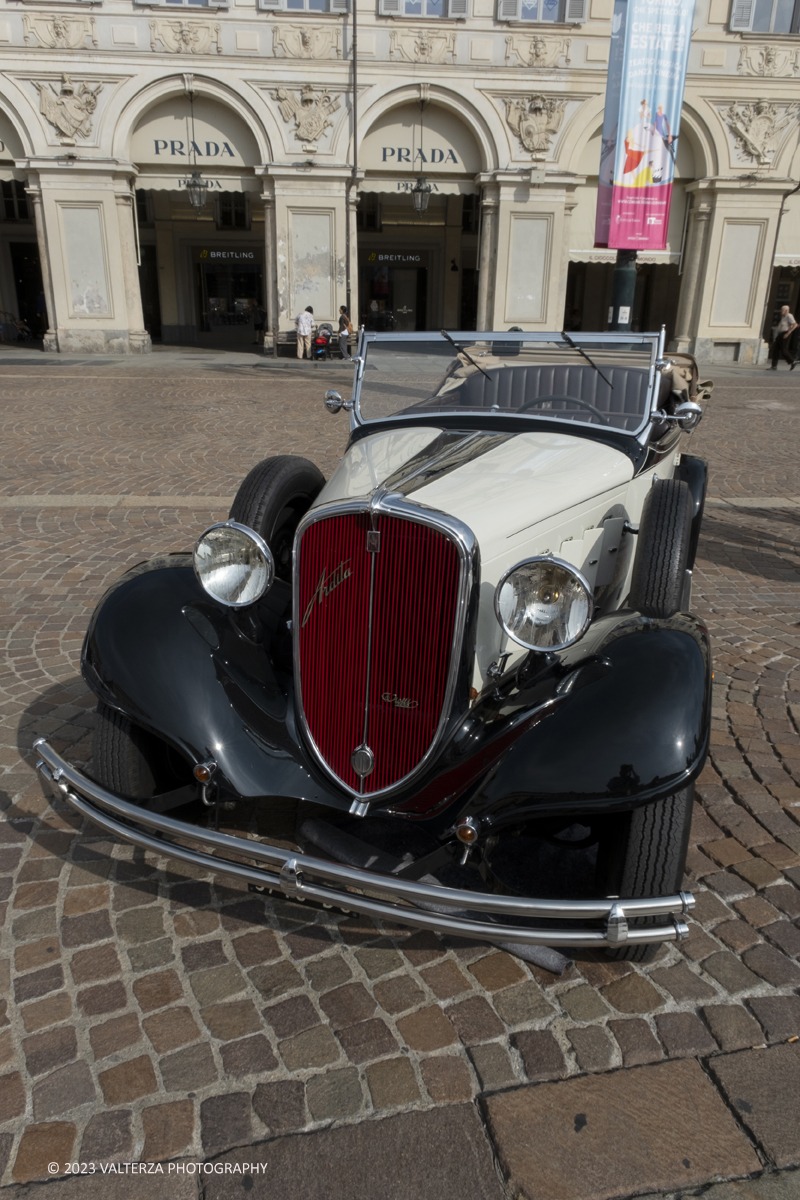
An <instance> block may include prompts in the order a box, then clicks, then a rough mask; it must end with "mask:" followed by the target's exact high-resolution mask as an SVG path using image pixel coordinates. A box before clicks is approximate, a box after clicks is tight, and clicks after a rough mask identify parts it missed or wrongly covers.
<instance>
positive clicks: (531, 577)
mask: <svg viewBox="0 0 800 1200" xmlns="http://www.w3.org/2000/svg"><path fill="white" fill-rule="evenodd" d="M494 607H495V612H496V613H497V619H498V621H499V622H500V624H501V625H502V626H503V629H505V631H506V633H507V634H508V636H509V637H510V638H513V639H514V641H515V642H519V644H520V645H521V646H526V647H527V648H528V649H529V650H563V649H564V647H565V646H571V645H572V643H573V642H576V641H577V640H578V638H579V637H581V636H582V635H583V634H584V633H585V632H586V629H587V628H588V625H589V622H590V621H591V619H592V608H593V602H592V593H591V590H590V588H589V585H588V583H587V582H586V580H585V579H584V578H583V576H582V575H581V573H580V571H578V570H577V569H576V568H575V567H573V566H570V564H569V563H565V562H562V561H561V560H560V559H554V558H532V559H529V560H528V561H527V562H523V563H520V564H519V565H518V566H516V567H512V569H511V570H510V571H509V572H508V573H507V574H506V575H504V576H503V578H502V579H501V580H500V582H499V584H498V585H497V591H496V592H495V594H494Z"/></svg>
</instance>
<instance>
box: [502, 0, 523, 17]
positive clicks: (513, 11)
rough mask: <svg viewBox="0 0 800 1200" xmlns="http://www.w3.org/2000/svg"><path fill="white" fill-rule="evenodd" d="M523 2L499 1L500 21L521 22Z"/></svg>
mask: <svg viewBox="0 0 800 1200" xmlns="http://www.w3.org/2000/svg"><path fill="white" fill-rule="evenodd" d="M521 9H522V0H497V19H498V21H519V20H521Z"/></svg>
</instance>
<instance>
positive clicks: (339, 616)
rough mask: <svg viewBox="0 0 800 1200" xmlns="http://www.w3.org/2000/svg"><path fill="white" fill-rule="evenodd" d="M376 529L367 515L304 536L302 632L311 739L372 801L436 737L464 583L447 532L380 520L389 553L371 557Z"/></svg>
mask: <svg viewBox="0 0 800 1200" xmlns="http://www.w3.org/2000/svg"><path fill="white" fill-rule="evenodd" d="M367 528H368V518H367V516H366V514H363V513H359V514H354V515H348V516H339V517H328V518H324V519H322V520H320V521H317V522H315V523H314V524H312V525H310V526H309V527H308V529H306V531H305V533H304V534H303V537H302V540H301V545H300V578H299V601H300V603H299V625H300V628H299V630H298V638H299V652H300V681H301V687H302V703H303V709H304V711H305V717H306V721H307V723H308V728H309V731H310V733H311V736H312V737H313V739H314V741H315V743H316V745H317V747H318V749H319V751H320V753H321V755H322V757H323V759H324V760H325V762H326V763H327V765H328V767H329V768H330V769H331V770H332V771H333V772H334V774H335V775H337V776H338V777H339V778H340V779H341V780H342V781H343V782H344V783H345V784H347V786H348V787H350V788H352V789H353V790H354V791H360V792H361V793H363V794H364V795H369V794H370V793H373V792H376V791H379V790H382V789H383V788H387V787H390V786H391V785H392V784H394V783H396V782H398V780H400V779H403V778H404V777H405V776H406V775H408V774H409V773H410V772H411V771H413V769H414V768H415V767H416V766H417V764H418V763H419V762H420V760H421V759H422V758H423V756H424V755H425V753H426V751H427V749H428V747H429V746H430V744H431V742H432V740H433V738H434V735H435V733H436V729H437V727H438V725H439V721H440V718H441V714H442V706H443V704H444V699H445V692H446V688H447V679H448V673H449V669H450V652H451V647H452V642H453V630H454V622H455V616H456V600H457V592H458V577H459V557H458V552H457V550H456V548H455V545H454V544H453V542H452V541H451V540H450V539H449V538H448V537H446V536H445V535H444V534H442V533H440V532H438V530H435V529H431V528H430V527H429V526H427V525H420V524H417V523H416V522H414V521H409V520H406V519H404V518H400V517H387V516H381V517H379V518H378V520H377V529H378V531H379V533H380V550H379V552H378V553H376V554H372V553H368V552H367V549H366V543H367ZM373 560H374V572H375V574H374V581H373V584H372V587H373V627H372V646H371V657H370V679H369V681H368V683H367V679H366V669H367V650H368V632H369V596H370V572H371V569H372V566H373ZM342 564H346V565H345V566H342ZM337 572H338V574H337ZM347 572H349V574H348V573H347ZM323 573H324V574H323ZM329 583H330V584H332V585H333V586H332V587H330V588H329V589H328V584H329ZM326 589H328V590H326ZM365 729H366V743H367V745H368V746H369V747H370V749H371V750H372V752H373V754H374V756H375V767H374V770H373V771H372V773H371V774H370V775H368V776H367V777H366V778H365V779H364V780H363V782H362V781H361V780H360V779H359V777H358V776H357V775H356V773H355V772H354V770H353V768H352V764H351V761H350V758H351V755H352V753H353V751H354V750H355V748H356V747H357V746H359V745H361V743H362V741H363V740H364V734H365Z"/></svg>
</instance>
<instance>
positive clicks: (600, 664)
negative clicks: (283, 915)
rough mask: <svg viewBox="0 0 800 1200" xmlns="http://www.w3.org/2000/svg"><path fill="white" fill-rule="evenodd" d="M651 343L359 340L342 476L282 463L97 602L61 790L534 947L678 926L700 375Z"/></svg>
mask: <svg viewBox="0 0 800 1200" xmlns="http://www.w3.org/2000/svg"><path fill="white" fill-rule="evenodd" d="M662 349H663V334H662V335H657V334H653V335H649V334H648V335H643V334H574V335H567V334H561V333H541V334H540V333H524V334H523V333H513V332H512V333H502V334H475V333H452V334H451V333H444V332H443V333H442V334H438V333H430V334H409V335H407V334H380V333H368V332H363V331H362V333H361V338H360V343H359V352H358V358H357V360H356V366H355V379H354V389H353V395H352V398H349V399H347V400H345V401H343V400H342V398H341V397H340V396H339V395H338V394H337V393H335V392H329V393H328V394H327V396H326V398H325V402H326V404H327V406H328V408H329V409H331V410H332V411H333V412H336V411H338V410H339V409H344V410H345V411H347V412H349V417H350V439H349V444H348V447H347V451H346V453H345V455H344V457H343V459H342V461H341V463H340V465H339V467H338V469H337V470H336V471H335V472H334V474H333V476H332V477H331V478H330V479H329V480H328V481H327V482H325V480H324V479H323V477H322V475H321V474H320V472H319V470H318V469H317V468H316V467H315V466H314V465H313V463H311V462H309V461H308V460H306V459H301V458H293V457H287V456H282V457H278V458H267V459H265V460H264V461H262V462H260V463H259V464H258V465H257V466H255V467H254V468H253V470H252V471H251V472H250V473H249V475H248V476H247V478H246V479H245V480H244V482H243V483H242V485H241V487H240V489H239V492H238V494H237V496H236V498H235V501H234V503H233V507H232V509H231V514H230V519H229V520H228V521H227V522H224V523H221V524H219V525H216V526H213V527H212V528H211V529H209V530H207V531H206V532H205V533H204V534H203V535H202V536H201V537H200V538H199V540H198V542H197V544H196V546H195V549H194V552H193V554H188V553H187V554H176V555H169V556H166V557H161V558H156V559H153V560H151V561H150V562H146V563H142V564H140V565H139V566H137V567H135V568H133V569H132V570H131V571H129V572H128V573H127V574H126V575H125V576H123V578H122V579H120V580H119V582H118V583H117V584H115V585H114V586H113V587H112V588H111V590H110V591H109V592H108V593H107V595H106V596H105V597H104V598H103V599H102V601H101V602H100V604H99V606H98V608H97V610H96V611H95V613H94V616H93V617H92V620H91V624H90V627H89V630H88V633H87V636H86V642H85V646H84V651H83V664H82V667H83V674H84V677H85V679H86V681H87V683H88V684H89V686H90V687H91V688H92V689H93V691H94V692H95V693H96V695H97V698H98V702H99V703H98V717H97V729H96V734H95V741H94V758H93V766H92V768H91V771H90V773H81V772H78V771H77V770H76V769H75V768H73V767H72V766H71V765H70V764H69V763H68V762H67V761H65V760H64V759H63V758H62V757H61V756H60V755H59V754H57V753H56V752H55V751H54V750H53V749H52V748H51V747H49V746H48V745H47V743H46V742H45V741H43V740H40V741H39V742H37V749H38V753H39V758H40V764H39V770H40V773H41V775H42V778H43V780H44V782H45V785H46V787H47V788H48V789H49V790H50V792H51V793H53V794H57V795H62V796H64V797H66V799H67V800H68V801H69V802H70V803H71V804H72V805H73V806H74V807H75V808H76V809H78V810H79V811H80V812H82V813H84V814H85V815H86V816H87V817H89V818H90V819H91V821H92V822H94V823H96V824H97V825H100V826H101V827H102V828H103V829H105V830H107V831H108V832H110V833H112V834H115V835H116V836H118V837H120V838H124V839H126V840H128V841H129V842H133V843H134V844H136V845H138V846H141V847H144V848H145V849H147V850H152V851H154V852H156V853H158V854H162V855H163V854H168V855H171V856H174V857H175V858H177V859H182V860H186V861H189V862H192V863H194V864H196V865H200V866H202V867H205V868H207V869H208V870H209V871H215V872H221V873H223V874H228V875H233V876H236V877H238V878H239V879H240V880H243V881H246V882H247V883H249V884H252V885H253V886H254V887H259V888H268V889H275V890H280V891H282V892H284V893H286V894H288V895H291V896H296V897H298V898H301V899H307V900H311V901H316V902H319V903H322V904H326V905H333V906H335V907H339V908H345V909H347V910H351V911H356V912H360V913H366V914H370V915H372V916H373V917H377V918H391V919H392V920H395V921H401V922H405V923H407V924H409V925H412V926H418V927H423V928H429V929H434V930H438V931H439V932H443V933H451V934H461V935H464V936H469V937H477V938H484V939H486V940H488V941H492V942H497V943H502V944H505V945H510V946H513V947H514V948H515V949H516V950H517V952H519V953H522V954H527V955H528V956H529V957H531V956H532V957H534V958H535V957H536V955H539V956H541V954H542V953H544V952H543V951H538V950H537V951H535V952H534V951H533V950H532V948H535V947H561V948H563V947H567V948H569V947H576V946H590V947H606V948H608V952H609V953H611V954H614V955H616V956H620V955H624V956H627V957H633V958H644V957H646V956H648V955H649V954H651V953H652V952H653V948H654V946H655V945H656V944H657V943H659V942H661V941H664V940H670V939H673V940H674V939H676V938H680V937H682V936H684V935H685V933H686V916H687V913H688V912H689V911H690V909H691V907H692V904H693V901H692V897H691V896H690V895H689V894H687V893H685V892H681V890H680V888H681V882H682V877H683V867H684V861H685V854H686V846H687V839H688V833H689V824H690V820H691V810H692V799H693V781H694V780H695V778H696V776H697V775H698V773H699V772H700V770H701V769H702V766H703V762H704V759H705V755H706V752H707V747H708V740H709V726H710V679H711V671H710V659H709V645H708V635H707V632H706V629H705V627H704V625H703V623H702V622H701V621H700V620H698V619H697V618H696V617H694V616H692V615H691V613H690V611H689V605H690V594H691V578H692V567H693V563H694V557H695V552H696V548H697V539H698V534H699V529H700V522H701V518H702V511H703V500H704V495H705V487H706V466H705V463H704V462H703V461H702V460H701V459H699V458H696V457H693V456H691V455H687V454H682V453H680V452H679V450H678V443H679V440H680V437H681V434H682V432H684V431H686V430H689V429H691V428H692V427H693V426H694V425H695V424H696V423H697V421H698V420H699V417H700V408H699V405H698V404H697V402H696V401H697V399H698V398H701V399H702V398H703V396H705V395H707V389H708V387H709V386H710V385H699V384H698V382H697V371H696V367H695V365H694V363H693V360H691V359H689V358H688V357H683V358H680V359H676V360H673V361H665V360H664V359H663V355H662ZM339 419H342V418H339ZM256 436H257V430H254V437H256ZM90 776H91V777H90ZM287 800H289V801H293V802H294V808H293V810H292V811H293V812H294V813H295V815H296V827H295V829H294V835H293V839H290V840H289V842H288V843H287V841H286V840H282V841H281V840H279V839H277V838H272V839H271V838H270V835H269V821H270V814H271V812H273V810H275V809H277V808H278V807H280V809H281V812H282V813H284V814H285V812H286V801H287ZM244 801H247V802H249V803H250V804H251V806H252V805H253V804H255V806H256V808H257V821H256V822H255V825H254V826H252V825H251V831H250V833H249V834H246V833H242V832H241V830H240V831H239V833H238V834H237V827H236V817H235V814H236V809H237V805H240V804H241V802H244ZM278 801H280V805H279V804H278ZM221 812H222V814H223V828H222V830H220V828H219V822H220V813H221ZM231 814H233V815H231ZM255 827H257V828H258V830H259V834H258V836H255V835H254V834H253V832H252V829H253V828H255ZM265 831H266V832H265ZM284 839H285V832H284Z"/></svg>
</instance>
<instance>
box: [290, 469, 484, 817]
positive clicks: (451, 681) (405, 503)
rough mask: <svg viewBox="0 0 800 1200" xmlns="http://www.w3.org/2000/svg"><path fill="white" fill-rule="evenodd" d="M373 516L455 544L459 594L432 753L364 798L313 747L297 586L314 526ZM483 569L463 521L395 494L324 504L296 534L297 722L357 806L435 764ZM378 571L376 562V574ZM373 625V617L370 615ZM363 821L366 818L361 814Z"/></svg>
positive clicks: (379, 797)
mask: <svg viewBox="0 0 800 1200" xmlns="http://www.w3.org/2000/svg"><path fill="white" fill-rule="evenodd" d="M355 513H368V514H370V515H377V516H380V515H385V516H391V517H401V518H403V519H405V520H408V521H414V522H416V523H417V524H418V525H428V526H430V528H432V529H436V530H438V531H439V532H440V533H443V534H444V535H445V536H446V537H449V538H450V540H451V541H452V542H453V543H454V544H455V547H456V550H457V552H458V556H459V578H458V588H457V593H456V612H455V619H454V621H453V637H452V642H451V646H450V670H449V672H448V677H447V684H446V686H445V694H444V700H443V702H442V712H441V716H440V718H439V724H438V725H437V727H436V732H435V733H434V735H433V739H432V741H431V744H430V746H429V747H428V749H427V751H426V752H425V754H424V755H423V757H422V758H421V759H420V761H419V762H418V763H417V765H416V767H414V769H413V771H410V772H409V773H408V775H405V776H403V778H402V779H399V780H398V781H397V782H396V783H393V784H392V785H391V787H387V788H382V789H381V790H380V791H378V792H370V793H369V795H368V796H363V795H362V793H361V792H360V791H359V790H357V789H355V788H351V787H350V786H349V785H348V784H346V783H345V782H344V780H342V779H340V778H339V776H338V775H337V774H336V773H335V772H334V771H332V770H331V768H330V766H329V765H328V763H327V762H326V761H325V759H324V758H323V756H322V753H321V751H320V749H319V747H318V746H317V744H316V742H315V741H314V738H313V735H312V733H311V730H310V729H309V727H308V722H307V721H306V715H305V711H304V708H303V687H302V678H301V674H300V627H301V625H300V587H299V584H298V579H299V573H300V542H301V539H302V536H303V534H304V533H305V531H306V529H308V527H309V526H310V525H315V524H316V523H317V522H318V521H321V520H325V519H326V518H328V517H338V516H347V515H348V514H355ZM478 566H479V551H478V544H477V541H476V538H475V535H474V533H473V532H472V530H471V529H470V528H469V526H468V525H465V524H464V522H463V521H459V520H458V519H457V518H456V517H451V516H450V515H449V514H447V513H443V512H439V511H438V510H437V509H433V508H427V507H426V506H425V505H422V504H416V503H414V502H413V501H411V500H407V499H406V498H405V496H401V495H399V494H397V493H396V492H385V491H383V489H381V488H378V489H377V491H376V492H374V493H373V494H372V496H365V497H363V498H354V499H349V500H331V501H329V502H328V503H327V504H320V505H318V506H317V507H316V508H312V509H311V510H310V511H309V512H308V513H306V515H305V516H304V517H303V519H302V521H301V522H300V524H299V525H298V527H297V532H296V534H295V539H294V550H293V566H292V579H293V581H294V582H293V588H292V591H293V597H292V614H293V616H292V638H293V656H294V682H295V695H296V698H297V716H298V724H299V726H300V728H301V730H302V733H303V736H304V738H305V739H306V742H307V744H308V747H309V751H310V753H311V755H312V757H313V759H314V761H315V762H316V764H317V765H318V766H319V767H320V768H321V770H323V771H324V772H325V774H326V775H327V776H328V778H329V779H332V780H333V781H334V782H335V783H336V784H337V786H338V787H340V788H342V789H343V791H345V792H346V793H347V795H348V796H351V797H353V799H354V800H358V801H359V802H360V804H370V805H371V804H373V803H375V801H377V800H382V799H384V798H385V797H387V796H392V795H394V794H395V793H396V792H398V791H400V789H401V788H404V787H406V786H407V785H408V784H409V783H410V782H411V781H412V780H413V779H415V778H416V777H417V776H418V775H419V774H420V772H421V771H423V770H424V768H425V767H426V765H427V764H428V762H429V761H430V759H431V757H432V755H433V753H434V751H435V750H436V748H437V747H438V745H439V743H440V741H441V739H442V736H443V734H444V731H445V727H446V725H447V722H448V720H449V717H450V713H451V710H452V707H453V700H454V698H455V689H456V679H457V677H458V669H459V665H460V661H461V651H462V647H463V642H464V630H465V628H466V623H467V612H468V610H469V601H470V596H471V594H472V587H473V584H474V582H475V580H476V578H477V577H478ZM371 569H372V570H373V571H374V560H373V564H372V568H371ZM371 598H372V590H371V588H370V602H371ZM370 620H371V611H370ZM359 815H363V813H361V812H360V811H359Z"/></svg>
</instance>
